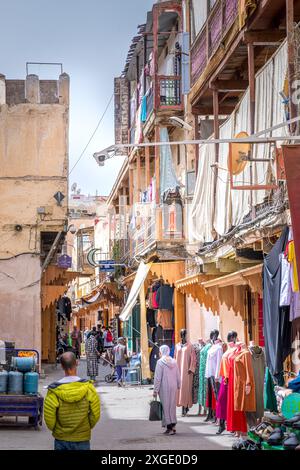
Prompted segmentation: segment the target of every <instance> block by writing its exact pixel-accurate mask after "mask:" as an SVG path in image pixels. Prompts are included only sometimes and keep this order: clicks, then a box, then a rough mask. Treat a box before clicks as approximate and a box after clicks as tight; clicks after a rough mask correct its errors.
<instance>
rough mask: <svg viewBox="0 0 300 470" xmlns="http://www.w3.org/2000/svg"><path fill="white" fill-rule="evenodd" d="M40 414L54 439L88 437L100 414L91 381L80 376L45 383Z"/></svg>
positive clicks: (80, 438) (72, 439) (83, 439)
mask: <svg viewBox="0 0 300 470" xmlns="http://www.w3.org/2000/svg"><path fill="white" fill-rule="evenodd" d="M44 418H45V422H46V425H47V427H48V428H49V429H50V430H51V431H52V435H53V437H54V438H55V439H58V440H60V441H68V442H81V441H89V440H90V439H91V429H92V428H93V427H94V426H95V425H96V423H97V421H98V420H99V418H100V399H99V396H98V394H97V392H96V389H95V387H94V385H93V384H92V382H90V381H88V380H81V381H78V382H71V383H66V384H60V383H59V382H57V383H53V384H51V385H49V387H48V393H47V396H46V398H45V402H44Z"/></svg>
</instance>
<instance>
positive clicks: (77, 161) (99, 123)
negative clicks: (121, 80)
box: [69, 93, 114, 176]
mask: <svg viewBox="0 0 300 470" xmlns="http://www.w3.org/2000/svg"><path fill="white" fill-rule="evenodd" d="M113 97H114V93H113V94H112V95H111V97H110V99H109V101H108V103H107V105H106V108H105V110H104V112H103V114H102V116H101V118H100V119H99V121H98V124H97V126H96V128H95V130H94V132H93V133H92V135H91V137H90V138H89V141H88V143H87V144H86V146H85V147H84V149H83V151H82V152H81V154H80V156H79V157H78V159H77V160H76V162H75V164H74V165H73V167H72V168H71V170H70V171H69V176H70V174H71V173H72V171H73V170H74V169H75V167H76V166H77V164H78V163H79V162H80V160H81V159H82V157H83V155H84V154H85V151H86V149H87V148H88V146H89V145H90V143H91V142H92V140H93V138H94V137H95V134H96V132H97V130H98V129H99V127H100V125H101V123H102V121H103V119H104V117H105V115H106V113H107V111H108V108H109V106H110V104H111V102H112V99H113Z"/></svg>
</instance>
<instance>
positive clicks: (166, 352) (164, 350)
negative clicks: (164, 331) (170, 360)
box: [159, 344, 170, 357]
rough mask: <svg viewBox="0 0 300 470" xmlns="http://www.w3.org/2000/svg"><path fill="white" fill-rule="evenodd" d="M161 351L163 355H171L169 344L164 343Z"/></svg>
mask: <svg viewBox="0 0 300 470" xmlns="http://www.w3.org/2000/svg"><path fill="white" fill-rule="evenodd" d="M159 352H160V354H161V357H166V356H170V348H169V346H167V345H166V344H163V345H162V346H161V347H160V348H159Z"/></svg>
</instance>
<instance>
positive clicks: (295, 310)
mask: <svg viewBox="0 0 300 470" xmlns="http://www.w3.org/2000/svg"><path fill="white" fill-rule="evenodd" d="M297 318H300V292H292V294H291V305H290V321H293V320H296V319H297Z"/></svg>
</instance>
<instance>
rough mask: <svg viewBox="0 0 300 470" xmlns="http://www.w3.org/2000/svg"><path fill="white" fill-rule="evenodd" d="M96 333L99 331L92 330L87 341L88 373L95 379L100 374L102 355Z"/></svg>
mask: <svg viewBox="0 0 300 470" xmlns="http://www.w3.org/2000/svg"><path fill="white" fill-rule="evenodd" d="M96 335H97V331H94V330H92V331H91V334H90V336H89V338H88V339H87V340H86V343H85V355H86V365H87V375H88V377H90V379H91V380H93V381H95V380H96V377H97V375H98V357H99V356H100V354H99V352H98V350H97V340H96Z"/></svg>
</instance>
